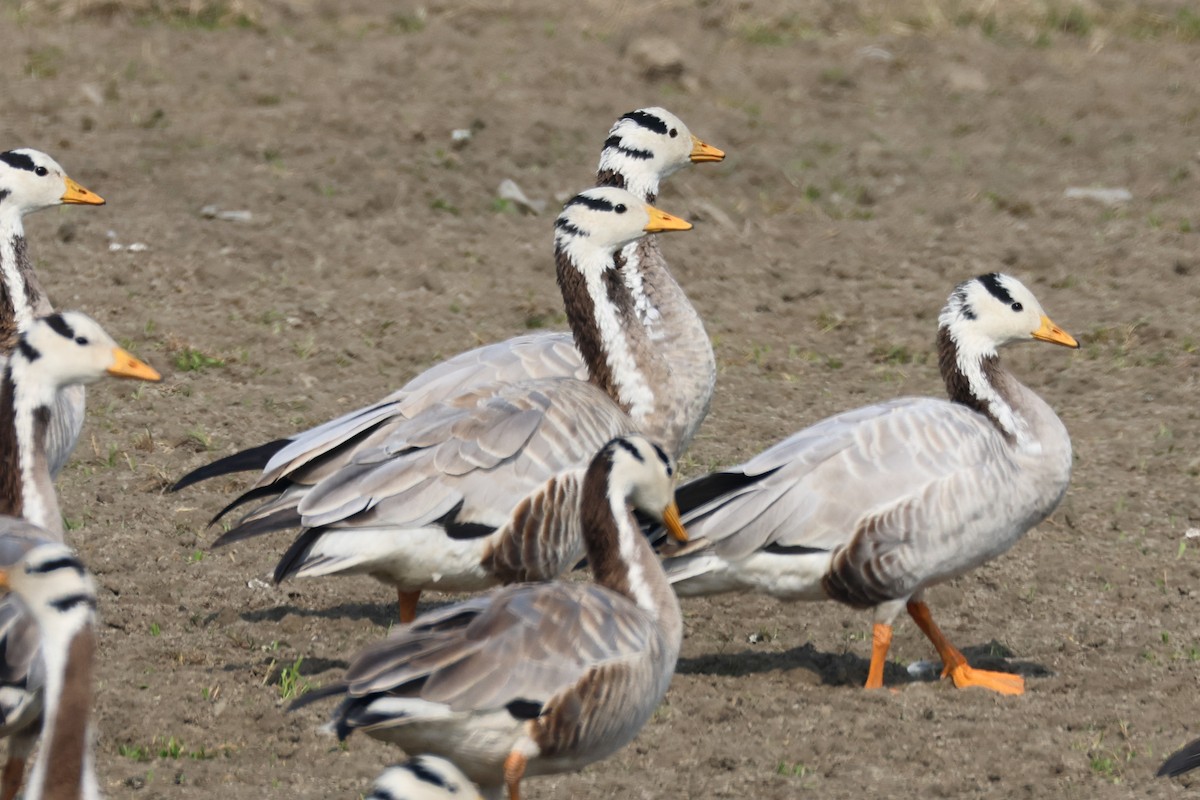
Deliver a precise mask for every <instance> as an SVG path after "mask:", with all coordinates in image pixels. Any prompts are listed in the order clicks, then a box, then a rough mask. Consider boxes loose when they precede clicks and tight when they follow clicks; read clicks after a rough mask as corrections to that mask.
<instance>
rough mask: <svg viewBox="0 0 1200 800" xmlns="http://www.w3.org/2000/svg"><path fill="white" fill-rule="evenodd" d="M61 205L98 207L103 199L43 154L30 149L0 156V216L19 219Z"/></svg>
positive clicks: (11, 151)
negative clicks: (68, 175) (70, 176)
mask: <svg viewBox="0 0 1200 800" xmlns="http://www.w3.org/2000/svg"><path fill="white" fill-rule="evenodd" d="M64 203H68V204H81V205H92V206H99V205H104V198H102V197H101V196H100V195H98V194H96V193H95V192H90V191H88V190H87V189H85V188H83V187H82V186H80V185H79V184H78V183H76V182H75V181H73V180H71V179H70V178H68V177H67V174H66V172H64V171H63V168H62V167H60V166H59V165H58V162H57V161H55V160H54V159H53V158H51V157H50V156H48V155H46V154H45V153H42V152H39V151H37V150H30V149H29V148H21V149H19V150H8V151H6V152H3V153H0V215H3V216H10V215H12V216H15V218H16V219H20V218H21V217H23V216H25V215H26V214H30V213H32V212H34V211H40V210H41V209H43V208H50V207H52V206H57V205H62V204H64Z"/></svg>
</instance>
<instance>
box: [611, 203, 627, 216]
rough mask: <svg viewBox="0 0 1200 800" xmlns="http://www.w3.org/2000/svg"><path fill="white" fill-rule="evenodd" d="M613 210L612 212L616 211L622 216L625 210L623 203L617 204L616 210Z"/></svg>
mask: <svg viewBox="0 0 1200 800" xmlns="http://www.w3.org/2000/svg"><path fill="white" fill-rule="evenodd" d="M613 210H614V211H616V212H617V213H618V214H624V213H625V210H626V209H625V204H624V203H617V205H616V208H614V209H613Z"/></svg>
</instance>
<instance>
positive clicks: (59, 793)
mask: <svg viewBox="0 0 1200 800" xmlns="http://www.w3.org/2000/svg"><path fill="white" fill-rule="evenodd" d="M95 652H96V635H95V632H94V631H93V630H92V628H91V627H90V626H87V627H84V628H82V629H80V630H78V631H76V632H75V635H74V636H72V637H71V639H70V641H69V643H68V644H67V646H66V663H65V664H61V665H56V666H57V667H58V670H59V674H60V677H61V680H59V681H55V680H54V677H53V676H51V675H50V674H47V676H46V683H47V686H46V710H45V722H44V723H43V727H42V752H41V753H40V754H39V755H38V759H39V761H45V762H46V770H45V783H44V785H43V789H42V794H41V797H42V798H43V800H79V798H81V797H84V785H85V782H86V777H85V776H86V775H87V772H88V770H89V769H91V764H90V758H91V756H90V752H89V750H88V747H89V744H90V742H89V736H90V732H89V730H88V724H87V720H89V719H90V718H91V709H92V665H93V662H94V659H95ZM50 668H51V667H50V665H47V670H49V669H50ZM56 682H57V683H58V685H57V686H55V685H54V684H55V683H56ZM32 788H33V787H31V789H32Z"/></svg>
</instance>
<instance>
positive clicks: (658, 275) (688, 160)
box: [173, 107, 725, 522]
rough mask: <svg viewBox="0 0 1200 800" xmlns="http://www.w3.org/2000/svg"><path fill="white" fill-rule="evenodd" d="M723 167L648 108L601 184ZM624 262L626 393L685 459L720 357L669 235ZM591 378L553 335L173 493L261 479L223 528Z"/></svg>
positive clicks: (236, 458)
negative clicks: (295, 489)
mask: <svg viewBox="0 0 1200 800" xmlns="http://www.w3.org/2000/svg"><path fill="white" fill-rule="evenodd" d="M724 158H725V153H724V152H723V151H721V150H719V149H718V148H716V147H712V146H711V145H708V144H705V143H704V142H702V141H701V140H700V139H698V138H697V137H696V136H695V135H694V134H692V132H691V131H689V130H688V128H687V126H686V125H684V123H683V121H682V120H680V119H679V118H678V117H677V116H675V115H674V114H672V113H671V112H669V111H667V110H666V109H664V108H657V107H655V108H642V109H638V110H637V111H631V112H629V113H628V114H625V115H624V116H622V117H621V118H620V119H618V120H617V121H616V123H614V124H613V126H612V128H611V129H610V130H609V132H608V138H607V139H606V140H605V142H604V148H603V150H602V151H601V154H600V165H599V168H598V170H597V174H596V182H597V185H598V186H614V187H617V188H621V189H626V190H627V191H630V192H632V193H633V194H635V195H638V196H639V197H640V198H641V200H643V201H644V202H646V203H650V204H653V203H654V202H655V201H656V200H657V197H658V190H659V186H660V184H661V182H662V181H663V180H665V179H666V178H668V177H670V176H671V175H673V174H674V173H676V172H678V171H679V170H681V169H683V168H684V167H685V166H687V165H688V164H693V163H706V162H716V161H721V160H723V159H724ZM621 256H622V259H623V265H622V267H621V269H620V270H619V273H618V274H619V276H620V278H621V280H622V281H623V282H624V283H625V291H626V292H627V293H628V296H629V301H628V302H629V308H628V309H626V310H625V313H626V314H627V315H629V317H630V319H629V320H628V322H627V324H628V326H629V331H628V334H629V336H630V347H631V348H632V349H634V350H635V351H636V352H637V358H638V359H639V361H640V362H641V363H640V368H641V370H642V372H643V373H644V375H645V378H644V380H643V381H642V382H641V383H639V384H637V385H636V386H630V387H627V392H628V393H629V394H630V395H631V397H630V398H629V399H630V402H631V403H632V402H636V395H637V394H648V393H652V394H653V403H654V407H653V408H650V409H647V413H646V415H645V417H646V419H645V422H644V426H643V427H642V430H644V431H645V432H646V433H647V434H648V435H651V436H653V437H654V438H655V439H656V440H657V441H661V442H663V444H664V445H665V446H666V447H667V449H668V450H669V451H671V452H672V453H673V454H674V455H675V456H676V457H678V456H679V455H681V454H682V453H683V451H684V450H685V449H686V448H687V445H688V443H689V442H690V441H691V439H692V436H694V435H695V432H696V429H697V428H699V426H700V423H701V422H702V421H703V419H704V416H705V415H706V414H707V413H708V407H709V404H710V402H711V400H712V393H713V387H714V386H715V381H716V358H715V357H714V355H713V352H712V344H711V342H710V340H709V337H708V334H707V333H706V332H705V330H704V324H703V322H701V320H700V315H699V314H698V313H696V309H695V308H693V307H692V304H691V303H690V302H689V301H688V299H687V296H686V295H685V294H684V293H683V290H682V289H681V288H680V287H679V284H678V283H676V281H675V279H674V278H673V277H672V276H671V273H670V271H669V270H668V269H667V262H666V259H664V258H663V255H662V251H661V249H660V248H659V242H658V237H656V236H648V237H646V238H644V239H640V240H638V241H636V242H632V243H630V244H629V245H628V246H626V247H625V248H624V249H623V251H622V253H621ZM635 325H636V327H635ZM588 369H589V367H588V364H587V362H586V359H585V358H584V356H583V354H581V353H580V352H579V349H578V348H577V347H576V344H575V341H574V339H573V336H572V334H571V333H570V332H569V331H568V332H549V331H542V332H539V333H534V334H528V335H525V336H518V337H515V338H512V339H508V340H506V341H503V342H497V343H495V344H490V345H485V346H483V347H479V348H476V349H474V350H469V351H467V352H464V353H460V354H459V355H457V356H455V357H453V358H451V359H449V360H447V361H443V362H441V363H439V364H436V365H434V366H433V367H430V368H429V369H427V370H425V371H424V372H423V373H421V374H420V375H418V376H417V377H415V378H413V379H412V380H411V381H409V382H408V383H407V384H406V385H405V386H404V387H403V388H401V389H399V390H397V391H396V392H394V393H392V394H391V395H389V396H388V397H386V398H384V399H383V400H382V401H380V402H378V403H376V404H374V405H372V406H368V407H367V408H364V409H360V410H358V411H353V412H351V413H349V414H346V415H344V416H342V417H339V418H337V419H335V420H332V421H331V422H327V423H325V424H323V425H321V426H319V427H316V428H313V429H311V430H308V431H305V432H304V433H300V434H296V435H295V436H290V437H288V438H286V439H279V440H276V441H274V442H268V443H266V444H263V445H260V446H258V447H253V448H250V449H248V450H243V451H241V452H238V453H234V454H233V455H230V456H226V457H225V458H222V459H219V460H217V461H215V462H213V463H211V464H208V465H205V466H203V467H200V468H198V469H196V470H194V471H192V472H190V473H189V474H187V475H185V476H184V477H183V478H181V479H180V480H179V481H178V482H177V483H176V484H175V486H174V487H173V490H179V489H182V488H184V487H186V486H190V485H191V484H193V483H197V482H199V481H202V480H207V479H208V478H213V477H216V476H219V475H225V474H228V473H231V472H239V471H243V470H252V469H259V470H262V475H261V476H260V477H259V479H258V481H257V482H256V483H255V485H254V486H253V487H252V488H251V489H250V490H249V491H248V492H246V494H244V495H243V496H242V497H241V498H239V499H238V500H237V501H235V502H234V503H233V504H231V505H230V507H229V508H226V509H225V510H224V511H222V512H221V513H220V514H218V515H217V519H220V517H221V516H222V515H223V514H224V513H225V512H227V511H229V510H230V508H234V507H237V506H238V505H240V504H241V503H243V502H247V501H249V500H254V499H259V498H262V497H264V496H269V495H271V494H278V493H279V492H282V491H284V490H285V489H286V488H287V487H288V486H289V485H291V484H292V483H295V482H299V483H304V482H306V481H308V480H310V478H309V477H308V475H307V474H306V473H307V472H309V471H311V470H313V469H325V470H329V469H333V468H336V467H337V466H340V465H344V464H347V463H349V462H350V461H351V460H352V459H353V457H354V456H355V454H356V453H358V452H359V451H361V450H365V449H369V448H370V447H373V446H374V445H375V444H376V443H378V442H379V441H382V440H383V439H384V438H386V436H387V435H388V433H389V432H390V431H391V429H392V428H394V427H395V426H397V425H403V424H405V423H406V422H407V420H409V419H411V418H413V417H414V416H416V415H417V414H419V413H420V412H421V411H424V410H425V409H427V408H429V407H430V406H432V405H436V404H437V403H440V402H442V401H443V400H445V399H447V398H450V397H454V396H456V395H459V394H461V393H463V392H465V391H467V390H468V389H471V388H473V387H477V386H480V385H483V384H488V383H518V382H521V381H525V380H540V379H543V378H557V377H573V378H576V379H578V380H581V381H583V380H587V379H588V374H589V373H588ZM642 402H643V403H645V402H647V401H646V400H644V399H643V400H642ZM306 467H307V468H308V469H307V470H306ZM215 521H216V520H214V522H215Z"/></svg>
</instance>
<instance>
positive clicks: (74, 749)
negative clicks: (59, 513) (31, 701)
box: [0, 517, 100, 800]
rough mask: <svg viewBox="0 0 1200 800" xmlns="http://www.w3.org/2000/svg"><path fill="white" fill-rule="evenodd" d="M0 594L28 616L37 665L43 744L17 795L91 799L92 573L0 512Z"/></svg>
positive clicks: (95, 791)
mask: <svg viewBox="0 0 1200 800" xmlns="http://www.w3.org/2000/svg"><path fill="white" fill-rule="evenodd" d="M0 591H5V592H11V593H13V595H15V597H16V602H17V603H18V604H19V605H20V607H21V608H22V609H23V610H24V611H25V612H27V613H28V614H29V616H30V617H32V619H33V621H34V624H35V626H36V631H37V639H38V641H39V642H40V645H41V660H42V664H43V665H44V669H43V673H44V687H43V689H42V693H41V694H42V698H43V700H42V706H43V712H42V716H43V718H44V720H45V721H44V722H43V723H42V725H41V735H42V746H41V750H40V752H39V753H38V758H37V762H36V763H35V764H34V767H33V770H32V773H31V775H30V779H29V785H28V786H27V787H26V790H25V795H24V796H25V798H26V799H27V800H94V798H98V797H99V796H100V790H99V784H98V783H97V781H96V772H95V767H94V764H93V759H92V741H91V738H92V737H91V730H90V727H91V726H90V724H89V720H90V718H91V713H92V708H91V707H92V662H93V657H94V653H95V650H96V634H95V619H96V589H95V584H94V583H93V581H92V577H91V575H90V574H89V573H88V571H87V570H86V569H85V568H84V566H83V563H82V562H80V560H79V559H78V558H77V557H76V556H75V554H74V553H73V552H71V549H70V548H69V547H67V546H66V545H65V544H63V543H62V542H58V541H54V540H53V539H52V538H50V534H48V533H47V532H46V531H45V530H43V529H41V528H39V527H37V526H35V525H30V524H29V523H27V522H25V521H23V520H18V519H14V518H12V517H0ZM6 599H7V598H6ZM6 777H7V776H6ZM17 788H18V787H17V786H11V787H10V786H9V785H8V784H7V782H6V784H5V786H4V791H5V794H6V795H7V794H9V792H10V791H11V794H12V795H13V796H15V795H16V789H17Z"/></svg>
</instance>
